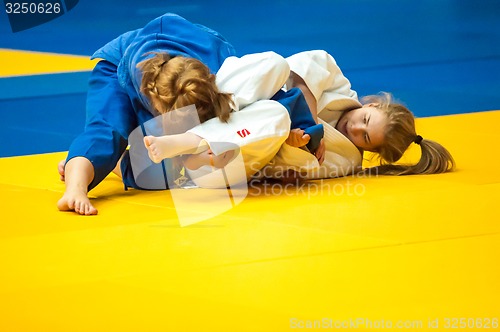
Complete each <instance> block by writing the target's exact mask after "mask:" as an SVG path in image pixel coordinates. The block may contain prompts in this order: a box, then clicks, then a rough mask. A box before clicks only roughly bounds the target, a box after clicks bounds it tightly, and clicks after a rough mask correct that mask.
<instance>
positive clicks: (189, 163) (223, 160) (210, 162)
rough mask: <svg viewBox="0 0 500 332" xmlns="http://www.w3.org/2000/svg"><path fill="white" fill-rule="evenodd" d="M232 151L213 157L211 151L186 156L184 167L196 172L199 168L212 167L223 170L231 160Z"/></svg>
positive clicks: (233, 153) (233, 152)
mask: <svg viewBox="0 0 500 332" xmlns="http://www.w3.org/2000/svg"><path fill="white" fill-rule="evenodd" d="M234 155H235V151H234V150H229V151H226V152H223V153H221V154H219V155H214V154H213V152H212V150H210V149H209V150H206V151H204V152H202V153H198V154H193V155H190V156H187V157H186V159H185V160H184V166H186V168H188V169H190V170H196V169H198V168H200V167H201V166H212V167H215V168H223V167H225V166H226V165H227V164H229V162H230V161H231V160H232V159H233V157H234Z"/></svg>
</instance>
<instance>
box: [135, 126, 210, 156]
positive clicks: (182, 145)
mask: <svg viewBox="0 0 500 332" xmlns="http://www.w3.org/2000/svg"><path fill="white" fill-rule="evenodd" d="M144 145H145V146H146V148H147V149H148V155H149V158H150V159H151V160H152V161H153V162H155V163H160V162H161V161H162V160H163V159H166V158H172V157H175V156H179V155H182V154H197V153H200V152H203V151H205V150H207V149H208V143H207V141H205V140H204V139H202V138H201V137H200V136H198V135H195V134H193V133H189V132H188V133H183V134H177V135H165V136H159V137H155V136H146V137H144Z"/></svg>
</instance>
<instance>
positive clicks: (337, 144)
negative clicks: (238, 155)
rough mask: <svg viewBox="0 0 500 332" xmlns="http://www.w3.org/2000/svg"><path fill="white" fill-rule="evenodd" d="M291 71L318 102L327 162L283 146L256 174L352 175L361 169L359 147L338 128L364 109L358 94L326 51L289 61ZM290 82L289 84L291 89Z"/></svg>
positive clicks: (271, 175) (310, 53) (272, 175)
mask: <svg viewBox="0 0 500 332" xmlns="http://www.w3.org/2000/svg"><path fill="white" fill-rule="evenodd" d="M286 61H287V63H288V65H289V66H290V70H291V71H293V72H294V73H296V74H297V75H299V76H300V77H302V79H303V80H304V82H305V83H306V85H307V86H308V88H309V89H310V90H311V92H312V94H313V95H314V97H315V98H316V101H317V113H318V121H319V122H320V123H322V124H323V126H324V130H325V135H324V140H325V147H326V152H325V160H324V162H323V164H322V165H321V166H320V165H319V162H318V160H317V159H316V157H315V156H313V155H312V154H310V153H309V152H307V151H305V150H304V149H301V148H295V147H292V146H289V145H287V144H283V145H282V147H281V149H280V150H279V152H278V153H277V155H276V156H275V157H274V158H273V159H272V160H271V162H270V163H269V164H268V165H267V166H266V168H265V169H264V170H262V172H259V173H258V174H257V175H260V176H266V177H281V176H282V175H283V173H284V172H286V171H287V170H290V169H292V170H295V171H298V172H301V174H302V175H301V176H302V178H304V179H321V178H332V177H339V176H345V175H348V174H351V173H352V172H353V171H355V170H356V169H358V168H359V167H360V166H361V162H362V155H361V153H360V152H359V150H358V148H357V147H356V146H355V145H354V144H353V143H352V142H351V141H350V140H349V139H348V138H347V137H345V136H344V135H343V134H341V133H340V132H339V131H337V130H336V129H335V125H336V124H337V121H338V120H339V118H340V116H341V115H342V113H343V112H345V111H349V110H352V109H355V108H358V107H361V104H360V102H359V101H358V96H357V93H356V91H354V90H352V89H351V84H350V82H349V80H348V79H347V78H346V77H345V76H344V75H343V73H342V71H341V70H340V68H339V66H338V65H337V63H336V61H335V59H334V58H333V57H332V56H331V55H330V54H328V53H327V52H325V51H321V50H317V51H306V52H301V53H297V54H294V55H292V56H290V57H288V58H286ZM290 84H291V82H287V86H290Z"/></svg>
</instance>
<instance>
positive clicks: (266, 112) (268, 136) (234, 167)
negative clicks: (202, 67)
mask: <svg viewBox="0 0 500 332" xmlns="http://www.w3.org/2000/svg"><path fill="white" fill-rule="evenodd" d="M289 74H290V69H289V67H288V64H287V62H286V61H285V60H284V59H283V57H281V56H280V55H278V54H276V53H274V52H265V53H257V54H250V55H245V56H243V57H241V58H238V57H229V58H227V59H226V60H225V61H224V63H223V65H222V66H221V68H220V70H219V71H218V72H217V75H216V82H217V86H218V87H219V89H220V91H222V92H227V93H231V94H233V101H234V104H235V112H233V113H231V116H230V118H229V120H228V122H227V123H223V122H221V121H220V120H219V119H218V118H214V119H211V120H208V121H206V122H204V123H202V124H200V125H198V126H196V127H194V128H192V129H190V130H188V132H191V133H194V134H196V135H198V136H200V137H202V138H203V139H205V140H206V141H207V143H208V144H209V146H210V149H211V150H212V151H213V153H214V154H216V155H218V154H220V153H222V152H224V151H227V150H236V151H237V152H239V153H237V154H236V157H235V158H233V160H232V161H231V162H229V164H228V165H227V166H225V167H224V168H223V169H212V167H210V166H202V167H200V168H199V169H197V170H189V169H187V172H188V174H189V176H190V177H191V179H192V180H193V182H194V183H195V184H196V185H197V186H199V187H203V188H225V187H226V186H234V185H236V184H238V183H242V182H247V181H248V180H249V179H250V178H251V177H252V176H253V175H254V174H255V173H257V172H258V171H260V170H261V169H262V168H263V167H264V166H266V165H267V164H268V163H269V162H270V161H271V159H272V158H273V157H274V156H275V155H276V153H277V152H278V150H279V149H280V147H281V146H282V145H283V143H284V141H285V140H286V139H287V137H288V134H289V133H290V124H291V121H290V117H289V115H288V111H287V109H286V108H285V107H284V106H283V105H281V104H280V103H279V102H277V101H274V100H269V99H270V98H271V97H272V96H274V95H275V94H276V92H278V91H279V90H280V89H281V87H282V86H283V85H284V84H285V82H286V80H287V79H288V77H289ZM223 172H224V173H225V174H222V173H223Z"/></svg>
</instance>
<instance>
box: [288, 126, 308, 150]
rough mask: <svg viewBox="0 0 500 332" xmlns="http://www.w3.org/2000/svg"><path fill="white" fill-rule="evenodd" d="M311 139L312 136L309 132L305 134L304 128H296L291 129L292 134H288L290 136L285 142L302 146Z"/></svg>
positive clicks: (294, 145) (298, 146)
mask: <svg viewBox="0 0 500 332" xmlns="http://www.w3.org/2000/svg"><path fill="white" fill-rule="evenodd" d="M310 139H311V136H309V134H304V130H302V129H300V128H295V129H292V130H290V134H288V138H287V139H286V140H285V143H287V144H288V145H291V146H293V147H297V148H300V147H302V146H304V145H306V144H307V143H309V140H310Z"/></svg>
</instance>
